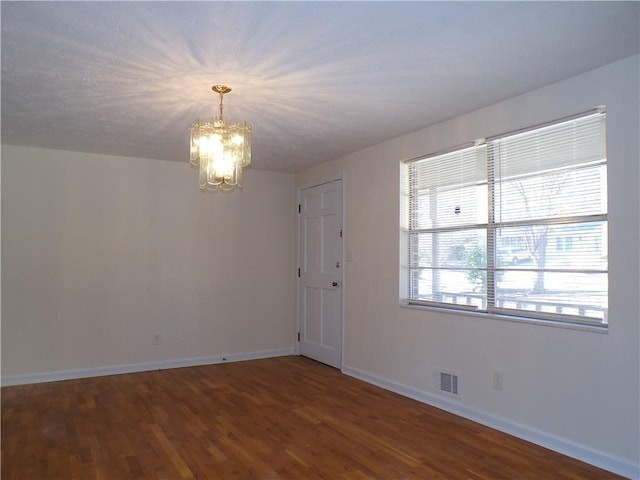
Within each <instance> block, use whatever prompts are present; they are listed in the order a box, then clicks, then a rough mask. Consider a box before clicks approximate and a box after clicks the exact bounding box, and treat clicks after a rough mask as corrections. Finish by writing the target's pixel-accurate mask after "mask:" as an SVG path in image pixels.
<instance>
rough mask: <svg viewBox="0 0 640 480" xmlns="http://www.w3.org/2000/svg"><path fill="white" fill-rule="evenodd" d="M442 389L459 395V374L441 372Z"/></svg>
mask: <svg viewBox="0 0 640 480" xmlns="http://www.w3.org/2000/svg"><path fill="white" fill-rule="evenodd" d="M440 390H441V391H442V392H446V393H450V394H452V395H458V376H457V375H454V374H453V373H447V372H440Z"/></svg>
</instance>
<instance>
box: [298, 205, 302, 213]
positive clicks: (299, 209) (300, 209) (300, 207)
mask: <svg viewBox="0 0 640 480" xmlns="http://www.w3.org/2000/svg"><path fill="white" fill-rule="evenodd" d="M301 211H302V205H300V204H298V213H300V212H301Z"/></svg>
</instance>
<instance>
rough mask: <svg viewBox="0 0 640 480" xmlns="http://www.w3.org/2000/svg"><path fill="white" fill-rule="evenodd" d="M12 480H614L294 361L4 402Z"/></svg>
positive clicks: (139, 377) (16, 395) (15, 396)
mask: <svg viewBox="0 0 640 480" xmlns="http://www.w3.org/2000/svg"><path fill="white" fill-rule="evenodd" d="M1 474H2V479H3V480H9V479H15V480H18V479H30V480H31V479H33V480H40V479H55V478H64V479H83V480H84V479H109V480H115V479H134V478H145V479H146V478H148V479H158V478H166V479H180V478H185V479H188V478H209V479H236V478H242V479H280V478H284V479H328V480H332V479H372V478H374V479H409V478H411V479H536V480H538V479H545V478H548V479H599V480H601V479H613V478H621V477H617V476H616V475H613V474H610V473H607V472H605V471H602V470H599V469H597V468H595V467H592V466H589V465H586V464H584V463H581V462H579V461H577V460H573V459H570V458H567V457H564V456H562V455H560V454H557V453H554V452H552V451H549V450H546V449H544V448H541V447H537V446H535V445H532V444H530V443H527V442H525V441H522V440H518V439H516V438H514V437H510V436H508V435H505V434H502V433H499V432H497V431H495V430H491V429H489V428H486V427H483V426H481V425H478V424H476V423H473V422H470V421H468V420H464V419H462V418H459V417H456V416H454V415H451V414H448V413H445V412H443V411H441V410H438V409H435V408H432V407H429V406H427V405H424V404H421V403H419V402H416V401H414V400H411V399H408V398H404V397H402V396H399V395H396V394H394V393H391V392H388V391H385V390H382V389H379V388H377V387H374V386H371V385H368V384H366V383H364V382H361V381H359V380H356V379H353V378H350V377H348V376H345V375H342V374H341V373H340V372H339V371H337V370H335V369H332V368H330V367H327V366H324V365H322V364H319V363H316V362H314V361H312V360H309V359H306V358H303V357H280V358H273V359H265V360H255V361H247V362H238V363H228V364H220V365H211V366H204V367H192V368H180V369H174V370H162V371H155V372H148V373H136V374H129V375H115V376H110V377H97V378H89V379H81V380H68V381H61V382H52V383H41V384H35V385H23V386H14V387H5V388H3V389H2V467H1Z"/></svg>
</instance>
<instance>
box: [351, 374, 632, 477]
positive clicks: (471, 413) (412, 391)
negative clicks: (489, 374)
mask: <svg viewBox="0 0 640 480" xmlns="http://www.w3.org/2000/svg"><path fill="white" fill-rule="evenodd" d="M342 373H344V374H345V375H349V376H352V377H355V378H358V379H360V380H363V381H365V382H367V383H371V384H373V385H376V386H378V387H381V388H384V389H385V390H390V391H392V392H395V393H398V394H400V395H403V396H405V397H409V398H413V399H414V400H417V401H419V402H422V403H426V404H428V405H431V406H433V407H436V408H439V409H441V410H445V411H447V412H450V413H453V414H455V415H458V416H460V417H464V418H467V419H469V420H472V421H474V422H477V423H480V424H482V425H485V426H487V427H491V428H493V429H495V430H499V431H501V432H504V433H508V434H510V435H513V436H514V437H518V438H521V439H523V440H526V441H528V442H531V443H535V444H536V445H540V446H542V447H545V448H548V449H551V450H554V451H556V452H559V453H562V454H563V455H567V456H568V457H572V458H575V459H577V460H581V461H583V462H586V463H589V464H591V465H594V466H596V467H598V468H602V469H604V470H608V471H610V472H613V473H616V474H618V475H622V476H624V477H627V478H631V479H640V465H634V464H633V463H631V462H628V461H626V460H622V459H620V458H617V457H613V456H611V455H607V454H605V453H601V452H598V451H595V450H593V449H591V448H589V447H585V446H583V445H579V444H577V443H574V442H571V441H569V440H566V439H563V438H559V437H556V436H554V435H551V434H549V433H546V432H543V431H541V430H537V429H535V428H531V427H528V426H526V425H522V424H519V423H516V422H513V421H511V420H508V419H506V418H502V417H499V416H497V415H493V414H491V413H488V412H485V411H482V410H479V409H476V408H473V407H470V406H468V405H465V404H463V403H462V402H460V401H457V400H452V399H448V398H445V397H444V396H442V397H441V396H440V395H434V394H433V393H429V392H426V391H424V390H419V389H417V388H413V387H409V386H407V385H402V384H400V383H396V382H393V381H390V380H387V379H385V378H382V377H379V376H377V375H374V374H371V373H368V372H365V371H363V370H360V369H358V368H354V367H350V366H348V365H343V366H342Z"/></svg>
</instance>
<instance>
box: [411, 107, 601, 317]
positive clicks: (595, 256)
mask: <svg viewBox="0 0 640 480" xmlns="http://www.w3.org/2000/svg"><path fill="white" fill-rule="evenodd" d="M606 163H607V160H606V148H605V114H604V112H592V113H590V114H588V115H582V116H579V117H577V118H572V119H569V120H564V121H560V122H557V123H555V124H552V125H546V126H544V127H538V128H532V129H530V130H527V131H523V132H519V133H517V134H511V135H502V136H499V137H495V138H491V139H489V140H488V141H487V142H486V144H481V145H475V146H472V147H466V148H461V149H459V150H456V151H454V152H449V153H445V154H442V155H436V156H432V157H427V158H423V159H420V160H417V161H413V162H411V163H409V164H408V175H407V178H408V183H409V185H408V192H409V195H408V197H409V208H408V212H409V219H408V225H409V229H408V230H409V231H408V234H407V238H408V245H407V247H408V253H409V258H408V275H409V278H408V282H407V285H408V292H407V299H408V301H409V302H410V303H417V304H427V305H437V306H442V307H448V308H463V309H474V310H479V311H485V312H491V313H495V314H499V315H500V314H503V315H515V316H519V317H533V318H537V319H543V320H552V321H561V322H569V323H587V324H597V325H605V324H606V323H607V305H608V287H607V285H608V263H607V248H608V244H607V191H606V185H607V178H606V175H607V170H606V168H607V167H606Z"/></svg>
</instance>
